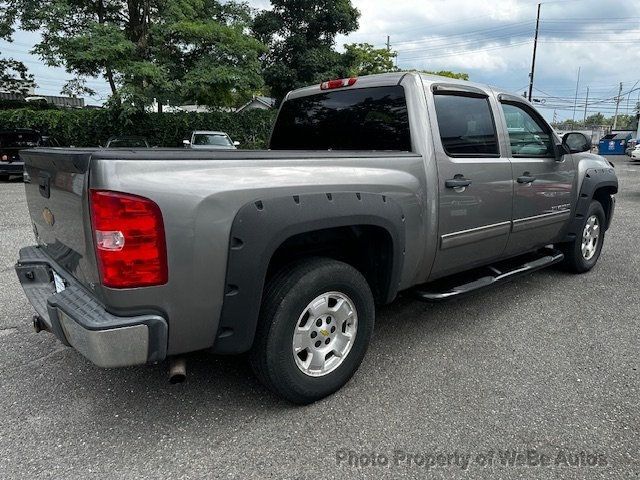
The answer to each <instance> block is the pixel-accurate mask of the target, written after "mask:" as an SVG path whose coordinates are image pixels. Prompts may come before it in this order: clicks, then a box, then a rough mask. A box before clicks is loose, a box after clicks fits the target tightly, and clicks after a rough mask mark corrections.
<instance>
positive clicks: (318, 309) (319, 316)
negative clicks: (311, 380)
mask: <svg viewBox="0 0 640 480" xmlns="http://www.w3.org/2000/svg"><path fill="white" fill-rule="evenodd" d="M357 331H358V314H357V312H356V309H355V306H354V304H353V301H351V299H350V298H349V297H347V296H346V295H345V294H344V293H340V292H327V293H323V294H322V295H319V296H318V297H316V298H314V299H313V300H312V301H311V302H310V303H309V305H307V307H306V308H305V309H304V311H303V312H302V314H301V315H300V317H299V318H298V322H297V323H296V327H295V331H294V333H293V356H294V358H295V361H296V365H297V366H298V368H299V369H300V370H301V371H302V372H303V373H304V374H306V375H309V376H310V377H322V376H324V375H327V374H328V373H331V372H332V371H334V370H335V369H336V368H338V367H339V366H340V365H341V364H342V362H344V359H345V358H346V357H347V355H348V354H349V352H350V351H351V347H353V342H354V340H355V337H356V333H357Z"/></svg>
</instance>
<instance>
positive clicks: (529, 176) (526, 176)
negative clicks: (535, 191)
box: [518, 172, 536, 183]
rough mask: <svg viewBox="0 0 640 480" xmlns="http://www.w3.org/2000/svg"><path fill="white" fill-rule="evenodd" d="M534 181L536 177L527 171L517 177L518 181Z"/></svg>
mask: <svg viewBox="0 0 640 480" xmlns="http://www.w3.org/2000/svg"><path fill="white" fill-rule="evenodd" d="M535 181H536V177H532V176H531V175H529V172H526V173H525V174H524V175H522V176H521V177H518V183H533V182H535Z"/></svg>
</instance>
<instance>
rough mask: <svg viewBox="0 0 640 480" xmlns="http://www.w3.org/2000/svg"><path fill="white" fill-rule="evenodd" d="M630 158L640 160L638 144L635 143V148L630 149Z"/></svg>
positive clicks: (639, 146)
mask: <svg viewBox="0 0 640 480" xmlns="http://www.w3.org/2000/svg"><path fill="white" fill-rule="evenodd" d="M631 158H632V159H633V160H640V145H636V148H634V149H633V150H631Z"/></svg>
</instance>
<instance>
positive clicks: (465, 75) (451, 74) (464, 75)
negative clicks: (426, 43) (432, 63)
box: [403, 70, 469, 80]
mask: <svg viewBox="0 0 640 480" xmlns="http://www.w3.org/2000/svg"><path fill="white" fill-rule="evenodd" d="M403 71H406V72H421V73H426V74H427V75H437V76H439V77H449V78H455V79H457V80H469V74H468V73H457V72H451V71H449V70H440V71H437V72H433V71H430V70H403Z"/></svg>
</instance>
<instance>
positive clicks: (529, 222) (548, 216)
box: [511, 210, 571, 233]
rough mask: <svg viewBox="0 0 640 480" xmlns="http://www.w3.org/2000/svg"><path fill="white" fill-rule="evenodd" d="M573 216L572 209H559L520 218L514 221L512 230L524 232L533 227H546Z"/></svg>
mask: <svg viewBox="0 0 640 480" xmlns="http://www.w3.org/2000/svg"><path fill="white" fill-rule="evenodd" d="M570 217H571V210H559V211H557V212H550V213H543V214H542V215H535V216H533V217H526V218H519V219H517V220H514V221H513V228H512V229H511V231H512V232H514V233H515V232H522V231H524V230H529V229H532V228H538V227H546V226H547V225H553V224H554V223H559V222H566V221H568V220H569V218H570Z"/></svg>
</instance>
